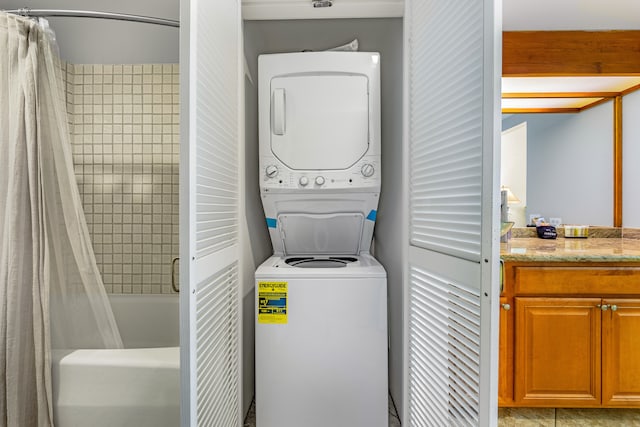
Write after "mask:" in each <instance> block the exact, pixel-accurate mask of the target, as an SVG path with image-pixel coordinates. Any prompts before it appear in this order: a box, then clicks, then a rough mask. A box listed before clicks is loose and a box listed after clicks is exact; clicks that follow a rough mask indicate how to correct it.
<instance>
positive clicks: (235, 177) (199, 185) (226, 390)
mask: <svg viewBox="0 0 640 427" xmlns="http://www.w3.org/2000/svg"><path fill="white" fill-rule="evenodd" d="M240 19H241V18H240V9H239V4H238V1H236V0H215V1H210V0H190V1H182V2H181V52H180V54H181V57H180V73H181V88H180V90H181V105H182V110H181V111H182V114H181V126H182V131H181V138H182V141H181V146H180V150H181V152H180V156H181V165H180V168H181V171H180V181H181V182H180V190H181V191H180V193H181V199H180V209H181V210H180V258H181V263H180V267H181V271H180V288H181V289H180V291H181V295H180V297H181V301H180V309H181V337H180V338H181V341H180V346H181V368H182V372H181V376H182V383H181V395H182V402H181V411H182V426H193V427H195V426H198V427H233V426H239V425H241V409H240V408H241V389H240V385H241V371H240V366H241V365H240V360H241V344H240V343H241V336H240V333H241V328H240V326H241V312H240V307H241V305H240V280H239V271H238V259H239V247H238V246H239V241H238V223H239V212H240V209H239V203H240V198H239V191H240V188H239V184H238V182H239V180H240V176H239V171H240V167H239V166H240V164H239V99H240V97H239V76H240V71H239V70H240V68H239V57H240V56H239V55H240V44H241V38H240V37H241V36H240V24H241V20H240Z"/></svg>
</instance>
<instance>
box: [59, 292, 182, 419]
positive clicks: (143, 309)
mask: <svg viewBox="0 0 640 427" xmlns="http://www.w3.org/2000/svg"><path fill="white" fill-rule="evenodd" d="M110 301H111V305H112V307H113V312H114V315H115V317H116V322H117V323H118V327H119V329H120V331H121V335H122V340H123V342H124V345H125V348H124V349H122V350H89V349H82V350H54V351H53V354H52V377H53V378H52V379H53V398H54V422H55V425H56V426H57V427H76V426H77V427H85V426H92V427H102V426H104V427H106V426H109V427H113V426H135V427H146V426H149V427H151V426H153V427H165V426H166V427H177V426H179V425H180V354H179V351H180V349H179V347H178V345H179V322H178V316H179V314H178V297H177V296H175V295H111V296H110Z"/></svg>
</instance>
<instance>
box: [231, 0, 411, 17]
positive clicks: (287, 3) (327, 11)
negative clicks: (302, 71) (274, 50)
mask: <svg viewBox="0 0 640 427" xmlns="http://www.w3.org/2000/svg"><path fill="white" fill-rule="evenodd" d="M331 3H332V6H331V7H313V2H312V1H311V0H242V18H243V19H245V20H248V21H252V20H276V19H339V18H396V17H402V15H403V12H404V0H332V2H331Z"/></svg>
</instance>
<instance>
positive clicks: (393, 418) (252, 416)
mask: <svg viewBox="0 0 640 427" xmlns="http://www.w3.org/2000/svg"><path fill="white" fill-rule="evenodd" d="M400 426H401V424H400V419H399V418H398V415H397V413H396V410H395V407H394V406H393V402H392V401H391V398H389V427H400ZM244 427H256V404H255V402H254V403H252V404H251V408H250V409H249V413H248V414H247V418H246V419H245V420H244Z"/></svg>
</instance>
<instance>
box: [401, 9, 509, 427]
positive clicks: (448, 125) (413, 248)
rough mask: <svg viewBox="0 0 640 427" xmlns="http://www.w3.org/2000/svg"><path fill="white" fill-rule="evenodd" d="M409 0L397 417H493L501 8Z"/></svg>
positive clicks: (473, 421)
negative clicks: (402, 394)
mask: <svg viewBox="0 0 640 427" xmlns="http://www.w3.org/2000/svg"><path fill="white" fill-rule="evenodd" d="M405 4H406V10H405V26H406V27H405V54H406V55H407V56H406V61H405V64H406V74H405V76H406V82H405V84H406V92H405V95H406V100H407V113H406V121H407V129H408V133H407V141H408V146H407V160H406V162H407V166H408V167H407V168H406V169H407V170H408V177H407V179H408V186H407V188H408V190H407V191H408V195H407V197H408V205H409V212H408V237H409V242H408V250H407V257H408V267H407V286H408V289H407V292H406V296H407V297H406V303H407V313H408V316H407V319H406V321H407V324H406V331H407V335H406V336H407V340H406V347H405V350H406V352H405V357H406V366H407V371H406V372H407V377H406V381H405V387H406V389H405V390H406V399H405V402H406V404H405V408H404V416H405V419H404V420H403V421H404V423H403V425H408V426H410V427H417V426H434V427H441V426H489V425H495V423H496V422H497V420H496V417H497V382H496V381H497V377H496V372H497V351H498V345H497V340H496V337H497V334H498V329H497V328H498V323H497V313H498V311H497V305H498V292H497V291H496V287H497V275H496V273H497V271H498V252H497V251H498V243H497V234H495V233H494V230H497V228H496V227H497V220H498V217H499V215H498V212H497V203H496V200H497V199H496V196H495V193H497V188H498V184H497V179H498V178H497V177H499V171H498V167H499V166H496V171H495V172H494V171H493V165H494V162H495V163H496V165H499V162H497V160H498V159H499V157H498V154H497V152H496V151H497V146H496V144H497V143H496V141H498V138H499V123H498V120H499V114H500V110H499V108H500V104H499V75H500V62H499V61H500V32H501V30H500V28H499V27H500V25H501V24H500V19H496V18H495V17H494V14H495V11H496V8H497V7H498V6H497V5H495V4H494V2H493V1H483V0H456V1H451V0H407V1H406V3H405ZM493 189H495V190H493ZM493 235H496V238H493V237H492V236H493ZM492 331H495V332H494V333H493V335H495V336H494V337H492Z"/></svg>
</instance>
